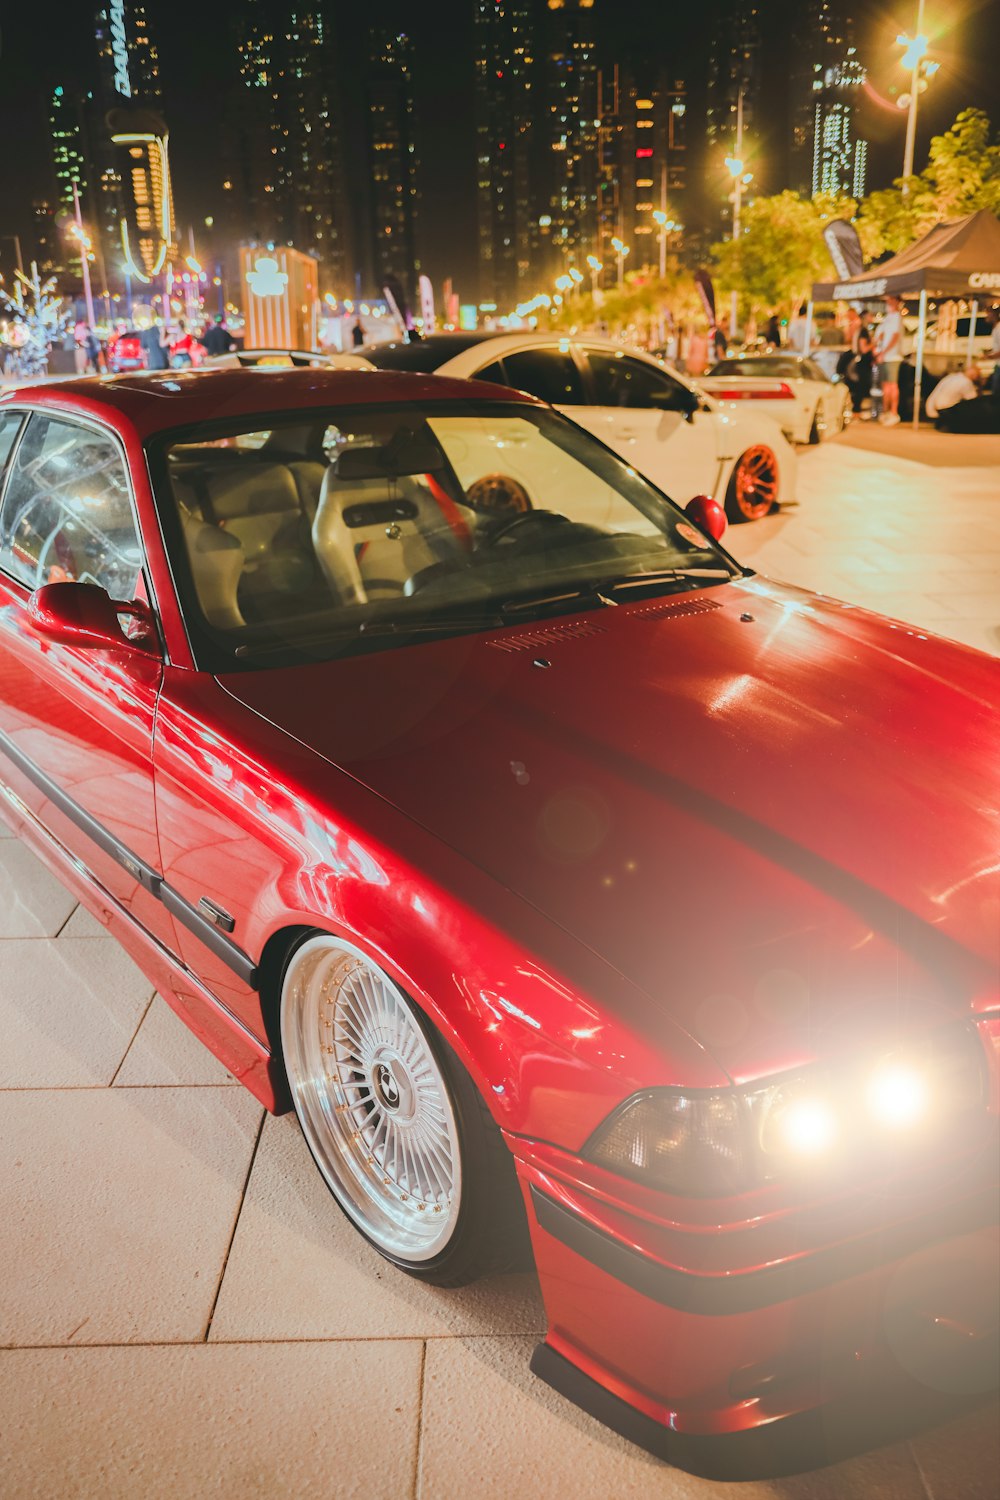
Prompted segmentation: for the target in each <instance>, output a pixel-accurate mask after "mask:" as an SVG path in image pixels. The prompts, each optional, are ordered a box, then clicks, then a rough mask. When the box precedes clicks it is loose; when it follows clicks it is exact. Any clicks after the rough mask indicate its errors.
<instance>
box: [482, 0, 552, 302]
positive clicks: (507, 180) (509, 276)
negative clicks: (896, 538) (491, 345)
mask: <svg viewBox="0 0 1000 1500" xmlns="http://www.w3.org/2000/svg"><path fill="white" fill-rule="evenodd" d="M475 7H476V8H475V16H474V23H473V24H474V36H475V69H476V207H477V221H478V238H479V297H480V301H481V302H483V303H485V304H486V305H487V307H489V305H490V304H494V305H495V306H496V307H498V308H499V309H500V310H501V311H505V310H507V309H508V308H510V307H512V306H513V305H514V304H515V303H516V302H517V301H518V300H519V298H520V297H521V296H522V295H523V294H524V293H526V292H528V291H529V290H530V286H529V282H530V277H531V256H530V245H531V235H532V215H531V208H532V202H531V152H532V145H533V141H534V133H533V107H534V105H535V102H536V98H537V88H536V87H535V65H536V64H535V36H536V27H535V24H534V12H535V6H534V5H533V4H532V3H531V0H475Z"/></svg>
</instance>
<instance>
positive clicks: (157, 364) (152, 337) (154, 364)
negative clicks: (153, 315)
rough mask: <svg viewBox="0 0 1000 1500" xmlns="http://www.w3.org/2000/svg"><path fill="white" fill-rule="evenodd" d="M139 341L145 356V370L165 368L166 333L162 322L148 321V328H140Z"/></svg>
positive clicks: (167, 363) (167, 362)
mask: <svg viewBox="0 0 1000 1500" xmlns="http://www.w3.org/2000/svg"><path fill="white" fill-rule="evenodd" d="M139 343H140V344H141V345H142V351H143V353H144V354H145V356H146V369H147V370H166V369H167V368H168V366H169V360H168V359H167V347H168V346H167V333H166V329H165V328H164V326H163V324H162V323H150V325H149V327H148V328H143V329H140V331H139Z"/></svg>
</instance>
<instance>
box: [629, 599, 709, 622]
mask: <svg viewBox="0 0 1000 1500" xmlns="http://www.w3.org/2000/svg"><path fill="white" fill-rule="evenodd" d="M721 608H722V605H721V604H717V603H716V602H715V600H714V599H672V600H668V599H657V600H656V601H655V602H654V603H652V604H637V605H636V606H635V607H634V608H632V609H630V610H629V614H630V615H644V616H646V617H647V618H648V617H649V616H650V615H672V616H673V617H674V618H675V619H677V618H679V617H680V616H681V615H707V614H708V612H709V610H712V609H721Z"/></svg>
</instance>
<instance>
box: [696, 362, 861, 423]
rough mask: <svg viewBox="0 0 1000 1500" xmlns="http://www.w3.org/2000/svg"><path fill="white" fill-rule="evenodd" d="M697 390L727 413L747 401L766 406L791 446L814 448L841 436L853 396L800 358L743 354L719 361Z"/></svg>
mask: <svg viewBox="0 0 1000 1500" xmlns="http://www.w3.org/2000/svg"><path fill="white" fill-rule="evenodd" d="M697 383H698V386H699V388H700V389H701V390H704V391H708V393H709V394H710V395H711V396H713V397H714V398H715V400H716V401H719V402H721V403H722V404H723V405H724V406H725V407H726V408H727V409H728V410H730V411H737V410H739V411H742V410H743V407H744V403H745V402H750V401H761V402H764V401H766V402H767V412H768V415H769V416H772V417H773V418H774V419H775V421H776V422H778V423H779V424H780V426H781V430H782V432H783V433H784V434H785V436H786V437H787V438H788V440H789V442H792V443H818V442H820V441H821V440H822V439H823V438H825V437H832V436H833V435H834V434H835V433H838V432H843V430H844V428H845V427H846V426H847V423H848V422H849V421H850V419H851V393H850V391H849V389H848V387H847V385H846V384H845V383H844V381H842V380H831V379H830V377H829V376H828V375H827V373H826V371H825V370H823V369H822V368H821V367H820V365H819V364H818V363H817V362H816V360H815V359H812V358H806V357H805V356H804V355H801V354H744V355H737V356H734V357H733V358H732V359H720V361H719V363H718V364H717V365H713V366H712V369H711V370H710V371H709V372H708V374H707V375H699V377H698V382H697Z"/></svg>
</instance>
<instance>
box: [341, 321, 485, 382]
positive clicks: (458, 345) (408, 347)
mask: <svg viewBox="0 0 1000 1500" xmlns="http://www.w3.org/2000/svg"><path fill="white" fill-rule="evenodd" d="M495 337H496V335H495V334H493V333H489V332H486V331H483V332H475V331H473V330H471V329H469V330H461V331H458V332H455V333H429V334H428V335H427V336H426V338H421V339H415V340H414V341H413V343H405V344H404V343H403V342H402V341H393V342H392V343H389V344H365V345H364V346H363V347H362V348H360V349H357V350H354V351H353V352H354V353H356V354H359V355H361V357H362V358H363V359H367V360H370V361H371V363H372V364H373V365H374V366H375V368H376V369H377V370H419V371H423V372H424V373H425V374H429V373H430V372H431V371H432V370H436V369H437V368H438V367H439V366H440V365H443V364H444V362H445V360H448V359H453V358H454V356H455V355H456V354H461V353H463V351H464V350H466V349H470V348H471V347H472V345H473V344H482V343H486V342H488V341H489V340H490V339H492V338H495Z"/></svg>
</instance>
